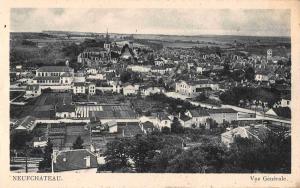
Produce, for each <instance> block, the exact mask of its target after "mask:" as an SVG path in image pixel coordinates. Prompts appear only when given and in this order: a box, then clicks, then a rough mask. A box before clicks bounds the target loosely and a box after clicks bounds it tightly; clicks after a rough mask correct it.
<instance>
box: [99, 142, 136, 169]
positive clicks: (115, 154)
mask: <svg viewBox="0 0 300 188" xmlns="http://www.w3.org/2000/svg"><path fill="white" fill-rule="evenodd" d="M106 147H107V150H106V151H105V153H104V156H105V163H106V164H105V168H106V170H109V171H113V172H114V171H116V170H118V169H123V168H129V167H131V164H130V162H129V159H130V155H129V148H130V147H131V143H130V142H129V140H128V139H116V140H113V141H112V142H109V143H107V145H106Z"/></svg>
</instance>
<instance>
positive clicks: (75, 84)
mask: <svg viewBox="0 0 300 188" xmlns="http://www.w3.org/2000/svg"><path fill="white" fill-rule="evenodd" d="M73 86H74V87H82V86H85V82H74V84H73Z"/></svg>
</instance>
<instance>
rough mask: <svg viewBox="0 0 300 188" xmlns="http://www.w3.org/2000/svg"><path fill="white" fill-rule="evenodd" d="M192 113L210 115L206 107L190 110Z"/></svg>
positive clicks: (197, 115) (195, 115)
mask: <svg viewBox="0 0 300 188" xmlns="http://www.w3.org/2000/svg"><path fill="white" fill-rule="evenodd" d="M190 113H191V115H192V116H193V117H204V116H209V114H208V112H207V110H204V109H195V110H190Z"/></svg>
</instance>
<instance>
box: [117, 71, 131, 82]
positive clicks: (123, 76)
mask: <svg viewBox="0 0 300 188" xmlns="http://www.w3.org/2000/svg"><path fill="white" fill-rule="evenodd" d="M130 79H131V73H130V72H127V71H126V72H122V73H121V75H120V80H121V81H122V83H126V82H128V81H129V80H130Z"/></svg>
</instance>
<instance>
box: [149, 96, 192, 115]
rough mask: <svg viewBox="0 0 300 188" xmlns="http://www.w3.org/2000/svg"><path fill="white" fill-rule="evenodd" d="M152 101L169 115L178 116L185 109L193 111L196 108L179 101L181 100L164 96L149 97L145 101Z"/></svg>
mask: <svg viewBox="0 0 300 188" xmlns="http://www.w3.org/2000/svg"><path fill="white" fill-rule="evenodd" d="M147 99H148V100H153V101H157V102H159V103H161V104H162V105H164V106H166V107H167V110H168V112H169V113H170V114H174V113H176V114H178V113H184V112H185V111H186V110H187V109H193V108H196V107H195V106H194V105H192V104H191V103H189V102H187V101H184V100H181V99H174V98H170V97H167V96H166V95H164V94H153V95H150V96H147V98H146V100H147Z"/></svg>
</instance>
